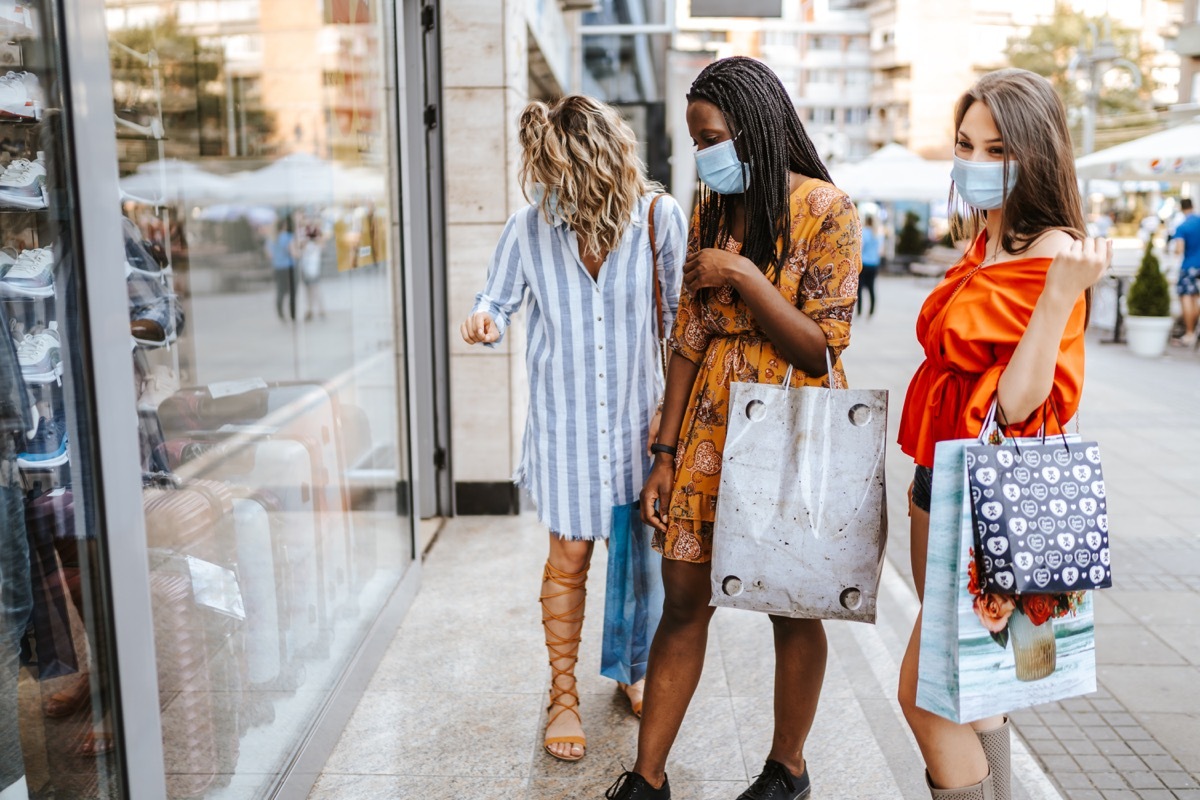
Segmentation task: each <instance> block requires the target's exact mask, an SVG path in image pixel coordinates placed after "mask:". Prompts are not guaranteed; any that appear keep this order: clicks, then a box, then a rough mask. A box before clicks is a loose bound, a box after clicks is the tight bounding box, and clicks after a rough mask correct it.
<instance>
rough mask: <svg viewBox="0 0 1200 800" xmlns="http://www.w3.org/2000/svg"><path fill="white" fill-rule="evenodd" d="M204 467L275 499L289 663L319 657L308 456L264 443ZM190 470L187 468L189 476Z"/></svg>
mask: <svg viewBox="0 0 1200 800" xmlns="http://www.w3.org/2000/svg"><path fill="white" fill-rule="evenodd" d="M220 455H221V457H220V458H214V459H212V460H211V461H206V462H205V463H204V475H205V476H206V477H208V478H210V479H218V480H223V481H227V482H228V483H230V484H232V485H234V486H236V487H240V489H241V490H242V491H243V492H249V493H261V494H264V495H269V496H270V497H272V498H273V500H274V502H273V504H272V506H273V507H271V508H266V511H267V517H268V520H269V522H270V530H271V532H272V536H273V537H275V538H276V539H277V540H278V542H277V544H276V545H275V546H274V547H273V549H274V551H275V552H276V557H275V563H276V564H277V565H278V564H281V563H282V564H286V565H287V571H288V580H287V582H286V586H287V589H288V594H287V608H288V612H289V613H288V614H287V615H286V620H285V622H286V625H285V627H286V631H287V633H286V642H287V647H286V651H285V652H287V654H288V658H289V660H291V659H294V658H296V657H305V656H307V655H313V654H317V655H319V654H320V653H321V650H322V647H323V646H327V642H326V643H325V644H324V645H323V644H322V629H321V624H322V610H323V608H322V606H323V603H322V598H321V577H320V571H319V564H318V556H319V550H318V530H317V514H316V509H315V505H314V503H315V493H314V491H313V486H312V475H313V466H312V463H311V459H310V455H309V450H308V448H306V447H305V446H304V445H301V444H299V443H297V442H294V441H288V440H266V441H261V440H258V441H252V442H247V443H241V444H238V445H237V446H231V447H230V449H229V451H228V452H224V453H221V454H220ZM187 466H189V465H187V464H185V465H184V469H185V470H186V468H187Z"/></svg>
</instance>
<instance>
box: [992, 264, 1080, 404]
mask: <svg viewBox="0 0 1200 800" xmlns="http://www.w3.org/2000/svg"><path fill="white" fill-rule="evenodd" d="M1077 300H1078V298H1077V297H1066V296H1065V295H1062V294H1060V293H1058V292H1056V291H1054V290H1053V289H1051V288H1049V287H1047V288H1046V289H1045V290H1044V291H1043V292H1042V295H1041V297H1040V298H1038V302H1037V305H1036V306H1034V308H1033V314H1032V315H1031V316H1030V318H1029V325H1028V326H1027V327H1026V328H1025V333H1023V334H1022V335H1021V341H1020V342H1018V343H1017V347H1016V350H1014V351H1013V356H1012V359H1010V360H1009V362H1008V366H1007V367H1005V369H1004V374H1002V375H1001V376H1000V382H999V384H998V386H997V388H996V396H997V402H998V404H999V406H1000V415H1001V416H1000V419H1001V421H1002V422H1004V423H1005V424H1017V423H1020V422H1024V421H1025V420H1026V419H1028V418H1029V417H1030V415H1031V414H1033V412H1035V411H1037V410H1038V409H1039V408H1041V407H1042V405H1043V404H1044V403H1045V402H1046V398H1047V397H1049V396H1050V390H1051V389H1053V388H1054V373H1055V370H1056V368H1057V366H1058V352H1059V348H1060V347H1061V345H1062V338H1063V333H1064V332H1065V331H1066V329H1067V322H1068V321H1069V320H1070V318H1071V311H1072V310H1073V309H1074V307H1075V303H1076V301H1077Z"/></svg>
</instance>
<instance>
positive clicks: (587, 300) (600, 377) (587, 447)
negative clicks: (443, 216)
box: [461, 95, 687, 761]
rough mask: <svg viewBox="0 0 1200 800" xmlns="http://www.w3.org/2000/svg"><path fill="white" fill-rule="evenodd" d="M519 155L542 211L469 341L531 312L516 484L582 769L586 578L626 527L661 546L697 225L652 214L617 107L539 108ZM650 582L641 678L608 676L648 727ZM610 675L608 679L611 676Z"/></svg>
mask: <svg viewBox="0 0 1200 800" xmlns="http://www.w3.org/2000/svg"><path fill="white" fill-rule="evenodd" d="M520 143H521V148H522V162H521V181H522V187H523V189H524V191H525V195H526V197H527V198H528V199H529V200H530V205H528V206H526V207H524V208H522V209H520V210H519V211H517V212H516V213H515V214H513V215H512V217H511V218H510V219H509V220H508V224H507V225H506V226H505V228H504V232H503V234H502V235H501V237H500V243H499V244H498V245H497V247H496V252H495V255H494V256H493V258H492V263H491V266H490V267H489V269H488V278H487V285H486V287H485V288H484V290H483V291H482V292H480V293H479V295H478V296H477V297H476V302H475V307H474V308H473V309H472V311H471V314H470V315H469V316H468V318H467V319H466V321H464V322H463V324H462V328H461V333H462V336H463V339H464V340H465V341H466V342H467V343H468V344H484V345H493V344H495V343H496V342H499V341H500V339H501V337H503V335H504V331H505V329H506V328H507V327H508V325H509V321H510V319H511V317H512V315H513V314H515V313H516V312H517V310H518V309H519V308H520V307H521V305H522V303H528V312H527V314H528V318H527V323H528V325H527V327H528V341H527V347H526V364H527V367H528V372H529V416H528V420H527V422H526V427H525V437H524V443H523V453H522V456H521V465H520V467H519V468H518V470H517V473H516V475H515V480H516V482H517V483H518V485H520V486H521V487H522V488H524V489H526V490H527V491H528V492H529V494H530V495H531V496H532V497H533V499H534V501H535V502H536V504H537V509H538V518H539V519H540V520H541V522H542V523H543V524H545V525H546V527H547V528H548V529H549V533H550V535H549V556H548V558H547V560H546V565H545V569H544V572H543V577H542V591H541V601H542V620H543V626H544V629H545V635H546V649H547V651H548V655H549V659H550V667H551V674H552V677H551V682H550V707H549V710H548V714H547V726H546V737H545V747H546V750H547V752H548V753H550V755H552V756H554V757H555V758H559V759H562V760H565V761H576V760H578V759H580V758H582V757H583V755H584V752H585V750H586V737H585V736H584V731H583V720H582V717H581V715H580V711H579V695H578V691H577V689H576V686H575V662H576V661H577V659H578V653H579V644H580V631H581V629H582V626H583V616H584V606H585V596H586V594H585V593H586V587H585V584H586V581H587V571H588V566H589V564H590V563H591V557H592V549H593V546H594V544H595V542H596V541H597V540H602V541H606V540H608V539H609V537H610V534H611V533H612V532H613V530H614V526H626V527H624V528H623V530H619V533H621V534H623V535H629V536H633V537H642V539H641V541H642V542H643V544H645V543H646V542H648V538H647V534H646V532H645V529H644V528H643V527H642V524H641V521H640V517H639V513H638V508H637V501H638V493H639V492H640V491H641V487H642V484H643V483H644V481H645V478H646V475H647V474H648V472H649V468H650V459H649V456H648V452H647V446H648V443H649V442H650V441H652V440H653V438H654V435H655V432H656V431H655V429H656V428H657V416H656V408H657V406H658V403H659V400H660V399H661V397H662V389H663V378H662V367H661V363H660V357H659V349H658V346H657V340H658V336H659V334H658V325H659V320H658V313H657V312H656V303H655V292H654V283H655V281H658V282H659V289H660V291H661V296H662V300H663V302H662V315H663V317H664V323H665V325H666V328H665V329H666V330H670V326H671V324H672V322H673V320H674V316H675V308H676V305H677V302H678V297H679V287H680V281H681V275H682V268H683V261H684V257H685V251H686V247H687V241H686V226H687V222H686V219H685V218H684V215H683V212H682V211H681V210H680V208H679V206H678V204H677V203H676V202H675V201H674V199H672V198H671V197H670V196H669V195H661V196H659V197H658V198H657V200H656V201H655V196H656V194H657V193H659V192H661V189H659V188H658V187H656V186H655V184H653V183H652V182H651V181H649V180H648V179H647V178H646V176H645V172H644V167H643V165H642V163H641V161H640V159H639V157H638V151H637V139H636V137H635V136H634V134H633V131H632V130H630V128H629V126H628V125H626V124H625V122H624V121H623V120H622V119H621V118H620V116H619V115H618V114H617V112H616V111H615V110H614V109H612V108H610V107H609V106H606V105H603V104H602V103H599V102H597V101H595V100H593V99H591V98H588V97H583V96H580V95H571V96H567V97H564V98H562V99H561V100H558V101H557V102H555V103H553V104H552V105H546V104H544V103H540V102H536V103H532V104H530V105H529V106H528V107H527V108H526V109H525V111H524V112H523V113H522V115H521V119H520ZM652 208H653V220H651V209H652ZM651 225H653V231H654V241H655V246H656V248H657V255H658V269H657V273H656V271H655V267H654V258H653V254H652V252H651ZM614 552H615V551H614ZM645 572H648V571H645ZM653 572H654V574H653V575H648V574H642V575H641V576H640V577H639V578H638V581H639V582H640V585H641V590H640V591H639V592H638V597H637V600H638V603H637V605H638V612H637V614H636V618H635V619H631V620H628V621H627V622H628V624H627V625H622V626H621V628H622V630H623V631H628V634H627V635H628V636H629V637H631V638H632V640H633V641H631V642H627V643H626V644H628V648H626V649H627V650H628V652H631V653H634V654H635V656H634V658H633V659H632V660H633V663H628V664H622V665H618V666H619V669H618V670H617V671H616V672H614V673H613V674H611V675H610V677H617V679H618V680H621V678H625V679H626V680H627V681H628V684H625V683H623V684H622V685H623V688H624V689H625V691H626V692H627V694H628V695H629V700H630V703H631V705H632V707H633V709H634V712H635V713H638V712H639V711H640V708H641V691H642V683H643V678H644V675H645V666H646V664H645V661H646V657H647V656H648V653H649V646H650V641H651V639H652V638H653V636H654V631H655V628H656V627H657V624H658V618H659V616H660V615H661V612H662V584H661V576H660V575H659V574H658V571H657V570H654V571H653ZM609 633H612V631H606V638H607V635H608V634H609ZM622 635H626V634H625V633H622ZM639 654H640V655H639ZM606 662H607V659H606ZM602 671H603V672H604V673H605V674H610V673H609V670H608V664H607V663H606V667H605V669H604V670H602ZM618 676H619V677H618Z"/></svg>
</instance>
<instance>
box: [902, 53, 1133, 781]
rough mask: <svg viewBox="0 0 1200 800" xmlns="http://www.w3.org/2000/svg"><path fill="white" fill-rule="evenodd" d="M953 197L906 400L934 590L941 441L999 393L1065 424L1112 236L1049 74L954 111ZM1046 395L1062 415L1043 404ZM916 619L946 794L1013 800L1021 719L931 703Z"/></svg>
mask: <svg viewBox="0 0 1200 800" xmlns="http://www.w3.org/2000/svg"><path fill="white" fill-rule="evenodd" d="M955 128H956V131H957V134H956V135H957V140H956V144H955V149H954V170H953V178H954V188H953V192H952V197H954V196H957V197H958V198H959V199H961V200H962V201H963V202H964V203H965V205H966V206H967V208H966V217H967V222H968V223H969V224H970V225H971V226H973V228H974V232H975V233H976V238H975V241H974V244H973V245H972V246H971V249H970V250H969V251H968V252H967V253H966V254H965V255H964V256H963V259H962V260H961V261H960V262H959V263H958V264H957V265H955V266H954V267H953V268H951V269H950V271H949V272H947V273H946V279H945V280H944V281H943V282H942V283H941V285H939V286H938V287H937V288H936V289H934V290H933V292H932V294H930V296H929V298H928V299H927V300H926V301H925V305H924V307H923V308H922V309H921V315H920V317H919V318H918V320H917V337H918V339H920V341H921V344H922V345H923V347H924V349H925V361H924V363H922V364H921V367H920V368H919V369H918V370H917V374H916V375H915V376H914V377H913V380H912V383H911V385H910V386H909V388H908V394H907V396H906V397H905V402H904V413H903V416H902V419H901V423H900V446H901V449H903V450H904V452H905V453H907V454H908V455H910V456H912V457H913V459H914V460H915V461H916V462H917V471H916V476H915V478H914V481H913V486H912V489H911V499H912V504H911V515H912V523H911V531H912V569H913V579H914V581H915V583H916V586H917V593H918V595H921V596H923V595H924V584H925V557H926V553H927V550H928V547H927V546H928V537H929V500H930V497H929V492H930V487H931V480H932V467H933V452H934V445H935V444H936V443H937V442H939V441H942V440H945V439H962V438H968V437H972V436H977V435H978V434H979V432H980V427H981V426H982V424H983V418H984V416H985V415H986V414H987V411H988V409H989V407H990V406H991V404H992V402H993V400H995V401H996V402H997V404H998V405H997V408H998V412H997V413H998V416H999V418H1000V420H1001V422H1002V423H1004V424H1005V425H1006V426H1007V428H1008V430H1009V432H1011V433H1013V434H1015V435H1030V434H1033V433H1035V432H1036V431H1037V430H1038V428H1039V427H1041V426H1042V425H1043V424H1044V425H1045V426H1046V428H1047V430H1048V432H1050V433H1055V432H1058V431H1059V425H1058V422H1057V419H1064V420H1065V419H1069V418H1070V417H1072V416H1074V414H1075V411H1076V409H1077V408H1078V406H1079V397H1080V393H1081V392H1082V389H1083V335H1084V328H1085V327H1086V324H1087V304H1088V299H1087V298H1088V297H1089V292H1090V287H1091V286H1092V284H1094V283H1095V282H1096V281H1097V280H1098V279H1099V278H1100V276H1101V274H1103V272H1104V269H1105V267H1106V266H1107V265H1108V262H1109V260H1110V258H1111V255H1112V244H1111V242H1108V241H1106V240H1101V239H1086V238H1084V220H1083V208H1082V205H1081V202H1080V197H1079V190H1078V188H1077V187H1076V182H1075V161H1074V157H1073V155H1072V153H1071V138H1070V133H1069V132H1068V128H1067V120H1066V114H1065V112H1064V111H1063V106H1062V102H1061V101H1060V100H1059V98H1058V95H1057V94H1055V92H1054V89H1053V88H1052V86H1051V85H1050V82H1049V81H1047V80H1046V79H1045V78H1042V77H1040V76H1038V75H1035V74H1034V73H1032V72H1026V71H1024V70H1016V69H1008V70H1000V71H998V72H993V73H990V74H988V75H985V76H984V77H982V78H981V79H980V80H979V82H978V83H976V84H975V86H974V87H973V88H972V89H971V90H970V91H968V92H967V93H966V94H965V95H963V97H962V98H961V99H960V100H959V103H958V107H957V110H956V112H955ZM1047 399H1048V400H1049V401H1050V402H1051V403H1052V404H1053V407H1054V411H1055V412H1056V414H1057V419H1056V416H1055V414H1050V413H1046V412H1044V411H1043V408H1044V406H1045V405H1046V401H1047ZM920 630H921V620H920V617H918V619H917V623H916V626H915V627H914V629H913V633H912V637H911V639H910V640H909V645H908V651H907V652H906V653H905V656H904V662H903V664H902V666H901V669H900V705H901V707H902V708H903V710H904V714H905V717H906V718H907V720H908V724H909V727H911V728H912V731H913V734H914V735H915V736H916V739H917V743H918V744H919V745H920V748H921V753H922V755H923V756H924V758H925V764H926V767H927V772H926V779H927V781H928V782H929V788H930V791H931V793H932V794H933V796H934V797H935V798H939V797H940V798H960V799H961V800H968V799H970V800H975V799H976V798H978V800H992V799H993V798H995V800H1009V798H1010V796H1011V794H1010V764H1009V730H1008V720H1007V719H1006V718H1004V717H994V718H991V719H984V720H978V721H976V722H973V723H971V724H969V725H959V724H956V723H953V722H950V721H949V720H946V719H943V718H942V717H939V716H937V715H936V714H933V713H931V712H929V711H926V710H924V709H922V708H918V707H917V704H916V694H917V667H918V664H917V658H918V654H919V651H920Z"/></svg>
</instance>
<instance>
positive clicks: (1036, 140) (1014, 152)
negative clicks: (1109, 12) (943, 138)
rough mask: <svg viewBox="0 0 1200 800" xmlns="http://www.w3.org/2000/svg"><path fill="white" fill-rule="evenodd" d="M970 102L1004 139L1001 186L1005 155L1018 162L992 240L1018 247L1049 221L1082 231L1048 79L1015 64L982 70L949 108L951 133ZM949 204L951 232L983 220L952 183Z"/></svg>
mask: <svg viewBox="0 0 1200 800" xmlns="http://www.w3.org/2000/svg"><path fill="white" fill-rule="evenodd" d="M976 102H980V103H983V104H984V105H986V106H987V108H988V110H989V111H990V112H991V114H992V119H993V120H995V122H996V129H997V130H999V131H1000V136H1001V137H1002V138H1003V139H1004V183H1005V186H1006V187H1007V185H1008V173H1009V169H1011V165H1012V163H1013V162H1015V163H1016V164H1019V165H1020V167H1019V169H1020V172H1019V173H1018V174H1017V182H1016V185H1015V186H1014V187H1013V190H1012V191H1011V192H1009V191H1007V189H1006V190H1005V193H1004V204H1003V205H1002V206H1001V220H1000V246H1001V247H1003V248H1004V249H1005V250H1006V251H1008V252H1009V253H1013V254H1014V255H1020V254H1021V253H1024V252H1026V251H1027V250H1029V248H1030V247H1032V246H1033V243H1034V242H1035V241H1036V240H1037V238H1038V237H1039V236H1041V234H1043V233H1045V232H1046V231H1048V230H1052V229H1057V230H1061V231H1064V232H1066V233H1069V234H1070V235H1071V236H1072V237H1074V238H1075V239H1083V238H1084V237H1086V236H1087V233H1086V232H1085V231H1086V224H1085V222H1084V218H1083V199H1082V198H1081V197H1080V195H1079V184H1078V182H1077V179H1076V177H1075V155H1074V153H1073V152H1072V149H1071V132H1070V129H1069V128H1068V127H1067V112H1066V110H1065V109H1064V108H1063V104H1062V100H1060V99H1059V96H1058V94H1057V93H1056V92H1055V91H1054V87H1053V85H1052V84H1051V83H1050V81H1048V80H1046V79H1045V78H1043V77H1042V76H1041V75H1038V74H1036V73H1033V72H1029V71H1028V70H1023V69H1001V70H996V71H995V72H989V73H988V74H986V75H984V76H983V77H982V78H980V79H979V80H978V81H977V82H976V83H975V85H974V86H972V87H971V88H970V89H968V90H967V92H966V93H965V94H964V95H963V96H962V97H961V98H959V101H958V105H957V106H956V107H955V110H954V135H955V136H956V137H957V136H958V130H959V128H960V127H961V126H962V121H963V117H965V116H966V114H967V109H969V108H970V107H971V106H972V105H974V104H975V103H976ZM950 212H951V213H950V218H951V219H953V220H958V221H960V225H961V227H960V229H959V230H958V231H956V236H961V235H962V234H966V235H968V236H969V237H970V238H972V239H973V238H974V237H975V236H977V235H978V234H979V232H980V231H981V230H983V227H984V225H985V223H986V214H984V212H981V211H978V210H976V209H973V208H971V207H969V206H967V205H966V204H965V203H963V202H962V201H961V198H959V196H958V191H957V189H956V188H955V187H954V186H953V185H951V188H950ZM964 228H965V229H964Z"/></svg>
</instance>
